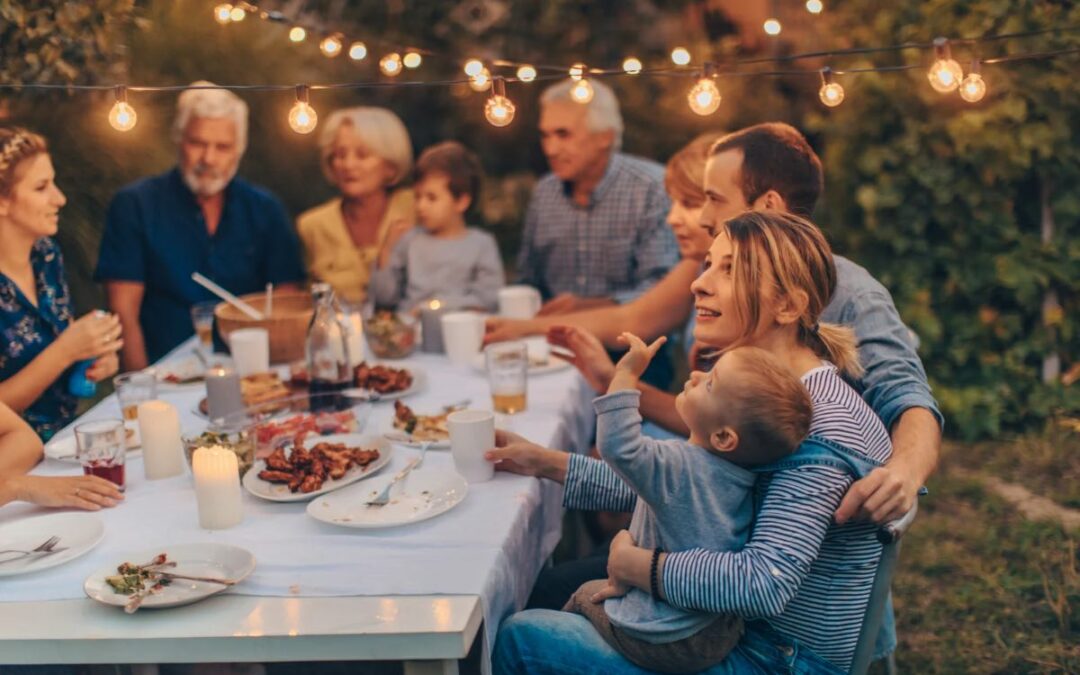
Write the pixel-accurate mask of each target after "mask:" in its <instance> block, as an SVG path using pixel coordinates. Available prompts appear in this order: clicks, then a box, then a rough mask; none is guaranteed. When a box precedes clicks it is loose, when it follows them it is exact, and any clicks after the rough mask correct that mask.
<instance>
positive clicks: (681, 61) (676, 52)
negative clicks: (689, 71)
mask: <svg viewBox="0 0 1080 675" xmlns="http://www.w3.org/2000/svg"><path fill="white" fill-rule="evenodd" d="M671 61H672V62H673V63H674V64H675V65H677V66H685V65H688V64H689V63H690V52H688V51H686V47H676V48H675V49H672V50H671Z"/></svg>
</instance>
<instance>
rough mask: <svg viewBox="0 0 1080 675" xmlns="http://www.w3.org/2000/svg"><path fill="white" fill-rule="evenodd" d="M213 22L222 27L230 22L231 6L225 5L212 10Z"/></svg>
mask: <svg viewBox="0 0 1080 675" xmlns="http://www.w3.org/2000/svg"><path fill="white" fill-rule="evenodd" d="M214 21H217V22H218V23H220V24H221V25H222V26H224V25H225V24H227V23H229V22H230V21H232V5H230V4H228V3H225V4H223V5H218V6H217V7H215V8H214Z"/></svg>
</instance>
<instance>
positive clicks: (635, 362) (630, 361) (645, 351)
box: [615, 333, 667, 380]
mask: <svg viewBox="0 0 1080 675" xmlns="http://www.w3.org/2000/svg"><path fill="white" fill-rule="evenodd" d="M619 341H620V342H625V343H626V344H628V345H630V351H628V352H626V353H625V354H623V357H622V358H621V359H619V362H618V363H616V364H615V371H616V373H626V374H628V375H630V376H632V377H633V379H635V380H637V379H639V378H640V377H641V374H642V373H644V372H645V369H646V368H648V367H649V363H650V362H651V361H652V360H653V357H655V356H656V352H657V351H658V350H659V349H660V348H661V347H663V346H664V343H665V342H667V337H665V336H663V335H661V336H660V337H658V338H656V339H655V340H653V342H652V344H650V345H646V344H645V343H644V342H643V341H642V340H641V338H639V337H638V336H636V335H634V334H633V333H623V334H622V335H620V336H619Z"/></svg>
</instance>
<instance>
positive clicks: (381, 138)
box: [319, 106, 413, 187]
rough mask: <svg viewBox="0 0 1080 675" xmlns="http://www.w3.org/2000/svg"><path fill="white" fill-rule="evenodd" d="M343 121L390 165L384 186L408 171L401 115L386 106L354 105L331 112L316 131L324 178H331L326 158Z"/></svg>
mask: <svg viewBox="0 0 1080 675" xmlns="http://www.w3.org/2000/svg"><path fill="white" fill-rule="evenodd" d="M346 124H348V125H349V126H351V127H352V130H353V131H354V132H356V135H357V136H359V137H360V140H361V141H363V142H364V145H366V146H367V147H368V149H369V150H371V152H373V153H374V154H376V155H378V156H379V157H382V158H383V159H384V160H386V161H387V162H389V163H390V165H391V166H393V167H394V175H393V177H391V179H390V183H389V185H388V187H393V186H395V185H397V184H398V183H400V182H401V181H402V180H404V179H405V178H406V177H407V176H409V175H410V174H412V169H413V147H412V141H411V140H409V131H408V129H406V128H405V124H404V123H403V122H402V121H401V118H399V117H398V116H397V115H395V114H394V113H392V112H390V111H389V110H387V109H386V108H375V107H369V106H357V107H355V108H342V109H341V110H335V111H334V112H332V113H331V114H330V117H329V118H328V119H327V120H326V124H325V125H324V126H323V129H322V132H321V133H320V135H319V154H320V156H321V159H322V162H321V164H322V170H323V175H325V176H326V179H327V180H328V181H330V182H331V183H333V182H334V173H333V171H332V170H331V168H330V160H331V159H332V158H333V156H334V137H335V136H337V132H338V129H340V128H341V127H342V126H343V125H346Z"/></svg>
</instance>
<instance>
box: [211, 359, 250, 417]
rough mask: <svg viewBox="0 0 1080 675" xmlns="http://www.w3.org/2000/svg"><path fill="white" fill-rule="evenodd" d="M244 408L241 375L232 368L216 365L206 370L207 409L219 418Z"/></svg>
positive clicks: (212, 415)
mask: <svg viewBox="0 0 1080 675" xmlns="http://www.w3.org/2000/svg"><path fill="white" fill-rule="evenodd" d="M243 409H244V396H243V394H242V393H241V391H240V375H238V374H237V372H236V371H235V370H233V369H231V368H223V367H221V366H215V367H214V368H211V369H210V370H208V371H206V411H207V413H208V414H209V415H210V419H212V420H217V419H221V418H222V417H227V416H228V415H231V414H233V413H235V412H239V411H240V410H243Z"/></svg>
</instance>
